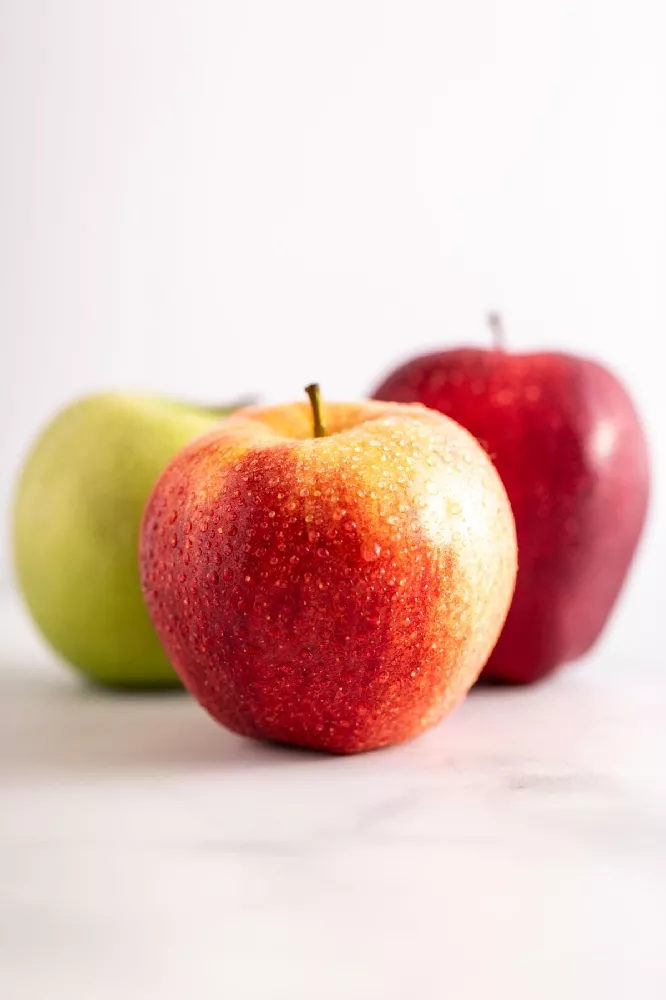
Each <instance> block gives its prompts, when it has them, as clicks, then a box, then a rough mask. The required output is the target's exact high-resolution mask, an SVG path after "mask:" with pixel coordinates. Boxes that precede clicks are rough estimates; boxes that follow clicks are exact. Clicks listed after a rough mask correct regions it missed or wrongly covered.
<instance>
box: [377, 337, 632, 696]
mask: <svg viewBox="0 0 666 1000" xmlns="http://www.w3.org/2000/svg"><path fill="white" fill-rule="evenodd" d="M494 326H495V332H496V334H498V333H499V332H500V331H499V328H498V321H497V320H495V321H494ZM374 396H375V398H376V399H381V400H390V401H395V402H401V403H411V402H420V403H424V404H425V405H426V406H429V407H431V408H433V409H436V410H440V411H441V412H442V413H446V414H447V415H448V416H450V417H453V419H454V420H456V421H458V423H460V424H462V425H463V427H466V428H467V429H468V430H469V431H471V432H472V434H474V435H475V437H476V438H478V440H479V441H480V442H481V444H482V445H483V447H484V448H485V449H486V451H487V452H488V454H489V455H490V457H491V458H492V460H493V462H494V463H495V465H496V467H497V469H498V471H499V473H500V476H501V478H502V480H503V482H504V485H505V487H506V490H507V493H508V495H509V499H510V500H511V504H512V507H513V512H514V517H515V519H516V530H517V535H518V561H519V571H518V579H517V584H516V591H515V594H514V598H513V602H512V605H511V608H510V611H509V615H508V617H507V620H506V623H505V625H504V629H503V631H502V634H501V636H500V638H499V641H498V643H497V645H496V647H495V650H494V651H493V653H492V655H491V657H490V659H489V661H488V664H487V665H486V668H485V670H484V674H483V676H484V677H485V678H492V679H497V680H503V681H507V682H513V683H526V682H529V681H534V680H537V679H539V678H541V677H544V676H546V675H547V674H549V673H551V672H552V671H553V670H555V668H556V667H558V666H559V665H560V664H563V663H566V662H568V661H570V660H575V659H576V658H577V657H579V656H581V655H582V654H583V653H585V652H586V651H587V650H588V649H589V648H590V647H591V646H592V644H593V643H594V642H595V641H596V640H597V638H598V637H599V635H600V633H601V631H602V629H603V627H604V625H605V624H606V621H607V620H608V617H609V615H610V612H611V610H612V608H613V606H614V604H615V602H616V599H617V597H618V594H619V593H620V590H621V588H622V584H623V582H624V580H625V577H626V575H627V571H628V569H629V566H630V564H631V562H632V559H633V556H634V553H635V551H636V546H637V543H638V540H639V537H640V535H641V530H642V528H643V524H644V521H645V514H646V508H647V501H648V486H649V476H648V453H647V446H646V440H645V435H644V433H643V429H642V427H641V423H640V421H639V419H638V416H637V414H636V411H635V409H634V407H633V405H632V402H631V400H630V398H629V396H628V395H627V393H626V391H625V390H624V389H623V387H622V386H621V385H620V383H619V382H618V380H617V379H616V378H615V377H614V376H613V375H612V374H611V373H610V372H609V371H607V369H605V368H604V367H603V366H602V365H600V364H598V363H597V362H595V361H591V360H588V359H586V358H581V357H574V356H571V355H567V354H559V353H550V352H544V353H537V354H511V353H508V352H506V351H504V350H502V349H500V347H499V346H496V347H495V348H494V349H491V350H482V349H476V348H459V349H457V350H447V351H441V352H439V353H435V354H428V355H424V356H423V357H419V358H416V359H414V360H413V361H410V362H408V363H407V364H405V365H403V366H402V367H400V368H398V369H397V370H396V371H394V372H393V374H391V375H389V376H388V378H386V379H385V380H384V381H383V382H382V384H381V385H380V386H379V388H378V389H377V390H376V392H375V393H374Z"/></svg>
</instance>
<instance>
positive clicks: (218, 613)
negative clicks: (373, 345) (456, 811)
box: [140, 401, 516, 753]
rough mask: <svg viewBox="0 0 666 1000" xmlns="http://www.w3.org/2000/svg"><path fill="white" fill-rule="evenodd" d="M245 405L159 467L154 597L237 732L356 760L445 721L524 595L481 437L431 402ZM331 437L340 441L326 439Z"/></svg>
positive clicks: (146, 583) (151, 563) (188, 668)
mask: <svg viewBox="0 0 666 1000" xmlns="http://www.w3.org/2000/svg"><path fill="white" fill-rule="evenodd" d="M322 413H323V418H324V419H323V424H324V425H325V427H326V429H327V433H326V435H325V436H319V437H315V436H314V434H313V414H312V411H311V409H310V407H309V406H308V404H307V403H305V402H304V403H294V404H291V405H288V406H277V407H272V408H256V409H251V410H244V411H241V412H239V413H238V414H235V415H234V416H232V417H231V418H230V419H229V420H227V421H225V423H224V424H222V425H220V426H219V427H217V428H215V430H213V431H212V432H211V433H209V434H207V435H205V436H204V437H203V438H199V439H198V440H197V441H195V442H193V443H192V444H190V445H189V446H188V447H186V448H185V449H184V450H183V451H182V452H180V454H179V455H177V456H176V457H175V458H174V459H173V461H172V462H171V463H170V464H169V466H168V467H167V468H166V470H165V471H164V472H163V474H162V475H161V476H160V478H159V480H158V482H157V484H156V486H155V489H154V490H153V493H152V495H151V498H150V500H149V502H148V505H147V508H146V512H145V516H144V520H143V527H142V532H141V542H140V567H141V580H142V585H143V591H144V596H145V598H146V602H147V604H148V608H149V611H150V614H151V617H152V619H153V622H154V624H155V627H156V629H157V632H158V634H159V636H160V638H161V639H162V642H163V644H164V647H165V649H166V651H167V653H168V654H169V657H170V658H171V661H172V663H173V664H174V666H175V667H176V669H177V670H178V672H179V674H180V675H181V677H182V679H183V681H184V682H185V684H186V686H187V687H188V688H189V689H190V691H191V692H192V693H193V694H194V695H195V696H196V697H197V698H198V700H199V701H200V702H201V704H202V705H203V706H204V707H205V708H206V709H207V710H208V711H209V712H210V714H211V715H212V716H214V717H215V718H216V719H217V720H218V721H220V722H222V723H223V724H224V725H226V726H228V727H229V728H231V729H233V730H235V731H237V732H239V733H242V734H245V735H247V736H253V737H257V738H264V739H270V740H275V741H279V742H283V743H292V744H296V745H299V746H304V747H313V748H316V749H322V750H329V751H333V752H337V753H350V752H355V751H360V750H369V749H372V748H375V747H380V746H385V745H387V744H390V743H395V742H397V741H400V740H404V739H407V738H409V737H411V736H415V735H416V734H417V733H419V732H421V731H422V730H424V729H426V728H428V727H429V726H432V725H433V724H434V723H436V722H437V721H438V720H439V719H440V718H442V716H443V715H445V714H446V713H447V712H448V711H449V710H450V709H452V708H453V707H454V705H455V704H456V703H457V702H458V701H459V700H460V699H461V698H462V697H463V695H464V694H465V692H466V691H467V690H468V688H469V687H470V686H471V685H472V684H473V683H474V681H475V679H476V677H477V675H478V673H479V671H480V670H481V668H482V666H483V664H484V662H485V660H486V658H487V656H488V654H489V652H490V650H491V649H492V647H493V644H494V642H495V640H496V638H497V635H498V634H499V631H500V628H501V626H502V623H503V621H504V617H505V614H506V610H507V607H508V605H509V601H510V598H511V594H512V591H513V585H514V579H515V571H516V545H515V534H514V524H513V517H512V515H511V510H510V507H509V503H508V501H507V498H506V494H505V492H504V489H503V487H502V485H501V483H500V480H499V477H498V476H497V474H496V472H495V470H494V468H493V466H492V464H491V462H490V461H489V460H488V458H487V457H486V455H485V453H484V452H483V450H482V449H481V448H480V447H479V445H478V444H477V443H476V441H474V439H473V438H472V437H471V436H470V435H469V434H468V433H467V432H466V431H465V430H463V429H462V428H461V427H459V426H458V425H457V424H455V423H454V422H453V421H451V420H449V419H448V418H446V417H443V416H441V415H439V414H437V413H433V412H432V411H428V410H426V409H424V408H422V407H420V406H416V407H415V406H399V405H398V406H396V405H385V404H381V403H373V402H370V401H366V402H363V403H349V404H344V403H338V404H328V405H326V406H324V407H323V411H322ZM322 433H323V431H322Z"/></svg>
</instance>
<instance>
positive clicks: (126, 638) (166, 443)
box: [14, 393, 233, 688]
mask: <svg viewBox="0 0 666 1000" xmlns="http://www.w3.org/2000/svg"><path fill="white" fill-rule="evenodd" d="M231 409H233V407H229V408H227V409H217V410H213V409H203V408H197V407H194V406H190V405H186V404H183V403H178V402H175V401H173V400H168V399H162V398H158V397H151V396H142V395H130V394H121V393H108V394H104V395H99V396H90V397H88V398H86V399H83V400H80V401H79V402H76V403H74V404H73V405H71V406H69V407H68V408H67V409H65V410H64V411H63V412H61V413H60V414H59V415H58V416H57V417H56V418H55V419H54V420H53V421H52V423H51V424H49V426H48V427H47V428H46V429H45V431H44V432H43V434H42V435H41V437H40V438H39V439H38V440H37V442H36V444H35V445H34V447H33V449H32V452H31V453H30V455H29V457H28V459H27V462H26V464H25V466H24V468H23V471H22V473H21V476H20V479H19V483H18V489H17V491H16V499H15V508H14V553H15V563H16V571H17V576H18V581H19V585H20V587H21V590H22V592H23V596H24V598H25V600H26V603H27V605H28V607H29V609H30V611H31V613H32V616H33V618H34V620H35V622H36V623H37V625H38V627H39V629H40V630H41V632H42V633H43V635H44V637H45V638H46V640H47V641H48V642H49V643H50V645H51V646H52V647H53V648H54V649H55V650H56V651H57V652H58V653H59V654H60V655H61V656H62V657H64V659H65V660H68V661H69V662H70V663H71V664H73V665H74V666H75V667H78V669H79V670H81V671H82V672H83V673H84V674H86V675H87V676H88V677H90V678H92V679H93V680H94V681H96V682H98V683H101V684H108V685H117V686H124V687H135V688H142V687H143V688H145V687H168V686H176V685H178V684H179V683H180V682H179V680H178V678H177V676H176V673H175V672H174V671H173V669H172V667H171V665H170V664H169V661H168V660H167V658H166V656H165V654H164V652H163V650H162V647H161V645H160V643H159V641H158V638H157V636H156V634H155V631H154V629H153V626H152V624H151V622H150V619H149V617H148V612H147V610H146V608H145V605H144V603H143V597H142V595H141V588H140V586H139V573H138V565H137V547H138V537H139V525H140V523H141V516H142V514H143V508H144V506H145V503H146V500H147V499H148V496H149V494H150V491H151V489H152V487H153V485H154V483H155V480H156V479H157V477H158V475H159V473H160V472H161V471H162V469H163V468H164V467H165V465H166V464H167V463H168V462H169V460H170V459H171V458H172V457H173V456H174V455H175V454H176V453H177V452H178V451H180V449H181V448H182V447H183V446H184V445H185V444H187V443H188V441H190V440H192V439H193V438H195V437H197V436H198V435H199V434H202V433H204V432H205V431H208V430H210V428H211V427H214V426H215V424H216V423H218V422H219V421H220V419H221V418H222V417H223V416H224V415H225V414H226V413H228V412H230V411H231Z"/></svg>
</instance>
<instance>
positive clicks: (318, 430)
mask: <svg viewBox="0 0 666 1000" xmlns="http://www.w3.org/2000/svg"><path fill="white" fill-rule="evenodd" d="M305 391H306V392H307V394H308V398H309V400H310V406H311V407H312V419H313V423H314V436H315V437H316V438H323V437H326V428H325V426H324V421H323V418H322V415H321V393H320V391H319V386H318V384H317V383H316V382H313V383H312V385H306V387H305Z"/></svg>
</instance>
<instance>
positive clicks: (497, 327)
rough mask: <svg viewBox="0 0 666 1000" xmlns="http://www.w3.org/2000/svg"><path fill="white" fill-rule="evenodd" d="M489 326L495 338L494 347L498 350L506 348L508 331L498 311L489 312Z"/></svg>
mask: <svg viewBox="0 0 666 1000" xmlns="http://www.w3.org/2000/svg"><path fill="white" fill-rule="evenodd" d="M488 326H489V327H490V332H491V334H492V338H493V347H494V348H495V350H496V351H505V350H506V331H505V329H504V323H502V317H501V316H500V314H499V313H498V312H491V313H488Z"/></svg>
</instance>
